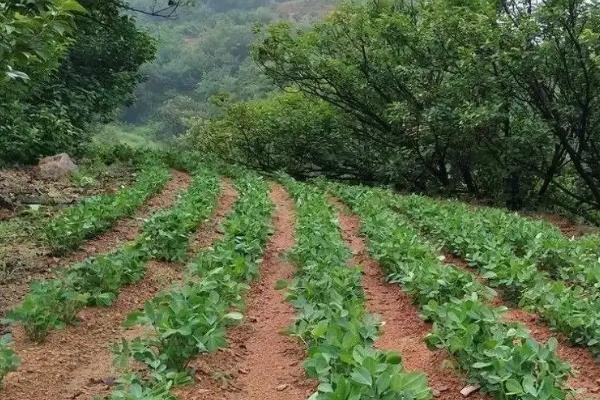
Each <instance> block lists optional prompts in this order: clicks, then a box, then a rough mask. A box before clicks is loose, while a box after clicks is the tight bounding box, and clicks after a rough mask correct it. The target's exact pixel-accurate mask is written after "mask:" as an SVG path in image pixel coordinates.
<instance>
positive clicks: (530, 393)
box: [329, 185, 570, 400]
mask: <svg viewBox="0 0 600 400" xmlns="http://www.w3.org/2000/svg"><path fill="white" fill-rule="evenodd" d="M329 189H330V190H332V192H334V193H335V194H336V195H337V196H339V197H340V198H342V199H343V200H344V201H345V202H346V203H347V204H348V205H349V206H350V207H351V208H352V210H353V211H354V212H356V213H357V214H358V215H359V216H360V217H361V220H362V231H363V233H364V234H365V235H366V237H367V238H368V239H369V249H370V252H371V254H372V255H373V257H374V258H375V259H376V260H378V261H379V263H380V264H381V266H382V268H383V269H384V270H385V272H386V274H387V276H388V279H389V280H390V281H392V282H397V283H399V284H400V285H401V286H402V287H403V288H404V290H405V291H406V292H407V293H408V294H409V295H410V296H411V297H412V298H413V300H414V302H415V304H417V305H418V306H419V307H420V308H421V311H422V315H423V317H424V318H425V319H426V320H428V321H431V322H433V330H432V332H431V333H430V334H429V335H428V336H427V338H426V340H427V343H428V345H429V346H431V347H432V348H443V349H446V350H447V351H448V352H449V353H450V354H452V355H453V356H454V357H455V358H456V360H457V362H458V364H459V366H460V367H461V369H462V370H464V371H465V372H466V373H467V375H468V377H469V379H470V380H471V381H472V382H473V383H477V384H479V385H480V386H481V387H482V389H483V390H484V391H486V392H488V393H490V394H492V395H493V396H494V397H495V398H497V399H514V400H516V399H527V400H534V399H548V400H549V399H565V398H566V397H567V396H568V395H569V391H568V390H566V389H565V383H566V379H567V377H568V376H569V372H570V367H569V366H568V365H567V364H565V363H564V362H562V361H561V360H560V359H559V358H558V356H557V355H556V345H557V343H556V341H555V340H554V339H551V340H549V341H548V343H546V344H540V343H538V342H536V341H535V340H534V339H532V338H531V337H530V336H529V334H528V333H527V332H526V330H525V329H524V328H523V327H522V326H520V325H519V324H515V323H509V322H504V321H503V320H502V313H503V312H504V311H505V310H506V309H505V308H504V307H493V306H491V305H489V302H488V301H489V299H490V297H491V296H492V295H493V291H491V289H489V288H486V287H485V286H482V284H480V283H478V282H477V281H476V280H475V279H474V278H473V276H472V275H471V274H469V273H468V272H465V271H462V270H460V269H458V268H453V267H450V266H447V265H445V264H443V263H442V261H441V260H440V258H438V256H437V254H436V251H435V249H434V248H433V247H432V245H431V244H429V243H427V242H425V241H423V240H422V239H420V238H419V236H418V232H417V231H416V230H415V229H414V228H413V227H412V226H411V225H410V224H409V223H408V222H407V220H406V219H405V218H404V217H402V216H401V215H399V214H398V213H396V212H394V210H393V209H391V208H390V202H389V194H388V193H387V192H385V191H382V190H374V189H367V188H361V187H349V186H342V185H330V186H329Z"/></svg>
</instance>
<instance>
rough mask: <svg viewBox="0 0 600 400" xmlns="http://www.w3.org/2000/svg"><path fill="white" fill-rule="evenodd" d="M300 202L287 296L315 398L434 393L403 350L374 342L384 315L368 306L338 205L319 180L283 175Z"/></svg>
mask: <svg viewBox="0 0 600 400" xmlns="http://www.w3.org/2000/svg"><path fill="white" fill-rule="evenodd" d="M282 181H283V182H284V184H285V186H286V187H287V188H288V190H289V191H290V193H291V194H292V196H293V197H294V199H295V202H296V207H297V228H296V237H297V244H296V246H295V248H294V250H293V253H292V257H293V260H294V261H295V263H296V265H297V266H298V268H299V271H298V273H297V275H296V278H295V279H294V281H293V282H292V284H291V285H290V287H289V288H288V294H287V298H288V299H289V301H290V302H291V304H292V305H293V306H294V307H295V309H296V311H297V313H298V316H297V318H296V322H295V324H294V325H293V327H292V333H293V334H294V335H295V336H298V337H299V338H301V339H302V340H303V341H304V342H305V343H307V345H308V346H309V351H308V360H307V361H306V362H305V365H304V366H305V369H306V371H307V374H308V375H309V376H310V377H313V378H316V379H318V381H319V383H320V385H319V387H318V391H317V393H315V394H313V396H311V397H310V399H311V400H312V399H315V400H316V399H318V400H337V399H390V400H391V399H400V398H402V399H417V400H418V399H429V398H431V391H430V390H429V388H428V386H427V382H426V379H425V377H424V376H423V375H422V374H416V373H408V372H406V371H405V370H404V369H403V367H402V364H401V357H400V355H397V354H395V353H391V352H384V351H380V350H377V349H375V348H374V347H373V342H374V340H375V338H376V337H377V334H378V330H379V325H380V323H379V321H378V320H377V319H376V318H375V317H374V316H373V315H370V314H368V313H367V312H366V310H365V304H364V292H363V289H362V286H361V271H360V269H359V268H350V267H348V266H347V262H348V259H349V256H350V253H349V251H348V248H347V247H346V246H345V244H344V241H343V239H342V237H341V234H340V228H339V225H338V222H337V219H336V217H335V213H334V210H333V209H332V207H331V206H330V205H329V204H328V202H327V199H326V197H325V196H324V194H323V193H322V192H320V191H319V190H317V189H315V188H314V187H311V186H308V185H305V184H301V183H297V182H295V181H293V180H292V179H290V178H282Z"/></svg>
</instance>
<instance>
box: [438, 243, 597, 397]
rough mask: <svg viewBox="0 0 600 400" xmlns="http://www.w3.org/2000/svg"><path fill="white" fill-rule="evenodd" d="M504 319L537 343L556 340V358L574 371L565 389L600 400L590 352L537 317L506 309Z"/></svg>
mask: <svg viewBox="0 0 600 400" xmlns="http://www.w3.org/2000/svg"><path fill="white" fill-rule="evenodd" d="M444 257H445V260H444V261H445V262H446V263H447V264H449V265H452V266H454V267H457V268H460V269H462V270H463V271H465V272H468V273H470V274H472V275H473V276H474V277H475V279H477V280H478V281H479V282H480V283H482V284H486V280H485V279H484V278H483V277H482V276H481V275H480V274H478V273H477V272H475V271H474V270H472V269H470V268H469V267H468V266H467V263H466V262H465V261H464V260H463V259H462V258H460V257H456V256H454V255H451V254H448V253H446V254H445V256H444ZM491 303H492V305H495V306H503V305H504V306H508V304H505V302H504V301H503V300H502V298H501V296H496V297H495V298H494V299H493V300H492V301H491ZM504 319H505V320H506V321H510V322H520V323H522V324H523V325H525V327H526V328H527V329H528V330H529V332H530V334H531V336H532V337H533V338H534V339H535V340H537V341H538V342H540V343H546V342H547V341H548V339H550V338H551V337H554V338H556V339H557V341H558V349H557V352H558V356H559V357H560V358H561V359H562V360H563V361H566V362H568V363H569V364H571V367H572V368H573V373H574V376H572V377H570V378H569V380H568V381H567V385H568V386H569V387H570V388H572V389H574V390H575V391H576V392H577V393H578V395H577V396H576V398H585V399H588V400H592V399H600V362H598V361H597V360H595V359H594V356H593V355H592V353H591V352H590V351H589V350H587V349H586V348H583V347H575V346H572V345H570V344H569V343H568V341H567V339H566V338H564V337H562V336H561V335H557V334H556V333H554V332H552V330H551V329H550V328H549V327H548V325H546V324H545V323H544V322H543V321H542V320H541V319H540V318H539V316H537V315H536V314H532V313H530V312H527V311H524V310H520V309H514V308H513V309H510V308H509V311H508V312H506V314H505V315H504Z"/></svg>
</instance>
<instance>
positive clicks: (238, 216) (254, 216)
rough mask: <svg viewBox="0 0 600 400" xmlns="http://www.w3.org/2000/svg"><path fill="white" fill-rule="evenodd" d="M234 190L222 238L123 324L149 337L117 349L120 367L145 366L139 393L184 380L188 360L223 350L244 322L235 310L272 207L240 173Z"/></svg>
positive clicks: (259, 186)
mask: <svg viewBox="0 0 600 400" xmlns="http://www.w3.org/2000/svg"><path fill="white" fill-rule="evenodd" d="M235 185H236V188H237V189H238V192H239V195H240V196H239V199H238V201H237V202H236V205H235V208H234V210H233V212H232V214H231V215H229V217H228V218H227V220H226V222H225V223H224V230H225V232H224V234H223V237H222V238H221V239H220V240H219V241H218V243H216V244H215V245H214V247H213V248H212V249H207V250H205V251H203V252H201V253H200V254H199V255H198V257H197V258H196V259H195V260H194V261H192V262H191V263H190V264H189V266H188V270H189V276H188V277H187V279H186V280H185V282H184V283H183V284H182V285H180V286H177V287H175V288H173V289H171V290H169V291H167V292H165V293H163V294H161V295H159V296H157V297H156V298H154V299H153V300H151V301H149V302H147V303H146V305H145V307H144V310H143V311H141V312H137V313H133V314H131V315H130V316H129V318H128V320H127V322H126V325H127V326H133V325H145V326H148V327H149V328H150V329H151V332H152V333H151V334H150V335H148V336H144V337H139V338H136V339H134V340H132V341H129V342H122V343H121V344H120V345H119V346H117V348H116V354H117V357H116V358H117V359H118V360H119V364H120V365H122V366H126V365H127V364H128V362H129V361H130V360H131V359H133V360H136V361H138V362H142V363H143V364H145V365H146V366H147V368H148V371H149V379H147V380H145V381H144V382H143V383H142V384H141V385H142V388H151V387H154V385H155V384H156V383H157V382H170V383H171V384H180V383H184V382H186V379H187V381H189V376H188V375H187V373H188V371H187V365H188V363H189V361H190V360H192V359H193V358H194V357H195V356H197V355H198V354H202V353H206V352H212V351H215V350H217V349H219V348H222V347H225V346H226V344H227V343H226V341H225V331H226V328H227V326H229V325H231V324H235V323H238V322H239V321H241V320H242V318H243V316H242V314H241V313H240V312H239V311H238V310H240V309H242V304H243V298H242V295H243V293H245V292H246V291H247V289H248V285H247V284H248V282H250V280H252V279H253V278H254V277H256V276H257V270H258V263H259V262H260V257H261V255H262V252H263V250H264V247H265V243H266V240H267V238H268V236H269V233H270V216H271V213H272V210H273V205H272V203H271V201H270V199H269V195H268V193H269V186H268V185H267V183H266V182H265V181H264V180H263V179H262V178H260V177H257V176H255V175H254V174H252V173H249V172H245V173H241V174H240V176H239V177H237V178H236V180H235ZM144 390H146V389H144Z"/></svg>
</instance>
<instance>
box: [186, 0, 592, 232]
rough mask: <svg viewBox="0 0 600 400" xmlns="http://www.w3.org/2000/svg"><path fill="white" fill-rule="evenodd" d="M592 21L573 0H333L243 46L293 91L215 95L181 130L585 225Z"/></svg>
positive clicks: (348, 174) (253, 156)
mask: <svg viewBox="0 0 600 400" xmlns="http://www.w3.org/2000/svg"><path fill="white" fill-rule="evenodd" d="M598 21H600V6H599V5H598V4H597V3H594V2H588V1H583V0H560V1H553V2H537V3H532V2H519V1H502V2H497V1H483V2H455V1H450V0H448V1H424V2H408V1H366V2H358V3H352V2H347V4H345V5H341V6H339V7H338V8H337V10H336V11H335V12H334V13H333V14H332V15H330V16H329V17H328V18H327V19H326V21H325V22H322V23H317V24H316V25H315V26H314V27H311V28H308V29H307V28H303V27H299V26H297V25H295V24H291V23H279V24H275V25H272V26H270V27H269V28H268V29H267V30H266V31H265V35H266V36H265V37H264V38H263V39H261V40H259V41H258V43H256V44H255V45H254V48H253V56H254V60H255V61H256V62H257V63H258V64H259V65H260V66H261V69H262V71H263V72H264V73H266V75H267V76H268V77H269V78H271V79H272V80H273V81H274V82H275V83H276V84H277V85H278V86H279V87H280V88H281V89H283V90H285V91H289V90H292V91H297V92H299V93H301V94H296V95H281V94H276V95H275V96H274V97H271V98H269V99H268V100H258V101H255V100H252V101H249V102H245V103H243V104H241V105H234V106H229V107H228V108H227V109H226V112H225V117H224V119H222V120H221V119H216V120H214V121H213V122H211V123H209V124H206V123H205V122H201V123H199V124H198V125H197V126H196V127H195V128H194V129H193V130H192V131H191V136H192V138H193V140H194V142H197V143H201V144H202V148H203V149H210V150H212V151H215V152H217V153H219V154H221V155H222V156H223V157H225V158H227V159H238V160H241V161H243V162H247V161H248V160H251V161H252V162H251V165H253V166H255V167H259V168H262V169H265V170H276V169H279V168H284V169H286V170H288V171H289V172H290V173H293V174H296V175H298V174H300V175H301V176H310V175H312V174H314V172H315V171H316V172H318V173H320V174H324V175H327V176H330V177H343V178H352V179H355V180H359V181H377V182H380V183H386V184H391V185H394V186H395V187H397V188H401V189H404V190H411V191H418V192H426V193H444V194H454V193H462V194H467V195H469V196H472V197H478V198H484V199H494V201H497V202H498V203H502V204H505V205H507V206H508V207H510V208H514V209H519V208H522V207H524V206H526V207H533V206H538V205H543V206H549V207H558V208H560V209H562V210H563V211H567V212H571V213H573V214H576V215H580V216H583V217H585V218H587V219H588V220H591V221H595V222H599V221H600V216H599V215H598V213H597V210H598V208H600V179H599V177H600V175H599V171H600V169H599V167H600V158H599V157H598V154H599V153H598V147H599V143H600V137H599V136H598V130H597V129H596V128H595V125H596V122H597V120H598V118H599V116H600V98H599V97H598V93H600V91H599V90H598V85H599V83H600V64H599V63H598V59H597V55H596V53H597V52H598V43H599V42H600V41H599V40H598V37H599V35H600V32H599V30H598V26H599V23H598ZM289 96H295V97H294V99H293V101H290V98H289ZM306 109H309V110H311V112H307V113H305V115H304V117H303V115H302V114H301V112H299V110H306ZM316 110H326V111H325V112H324V113H323V116H320V117H319V118H317V119H315V118H314V114H313V111H315V112H316ZM300 132H302V134H300ZM223 138H226V139H227V140H226V143H227V146H224V145H223V141H222V139H223ZM329 149H333V151H328V150H329ZM299 162H300V163H299Z"/></svg>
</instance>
